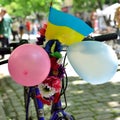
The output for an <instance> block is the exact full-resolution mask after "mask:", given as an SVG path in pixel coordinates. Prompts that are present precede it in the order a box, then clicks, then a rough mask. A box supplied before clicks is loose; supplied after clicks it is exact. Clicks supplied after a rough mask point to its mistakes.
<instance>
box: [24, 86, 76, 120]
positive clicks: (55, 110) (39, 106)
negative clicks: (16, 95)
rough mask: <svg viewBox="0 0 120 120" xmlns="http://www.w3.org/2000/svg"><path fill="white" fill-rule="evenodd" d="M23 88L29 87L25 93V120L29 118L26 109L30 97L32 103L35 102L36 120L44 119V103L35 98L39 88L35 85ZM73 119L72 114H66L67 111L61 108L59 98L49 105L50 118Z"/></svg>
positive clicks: (52, 119)
mask: <svg viewBox="0 0 120 120" xmlns="http://www.w3.org/2000/svg"><path fill="white" fill-rule="evenodd" d="M25 89H29V91H28V93H27V95H28V96H27V97H28V98H27V101H26V103H27V104H26V106H25V107H26V120H29V117H28V116H29V115H28V114H29V113H28V109H29V104H30V97H32V98H33V100H34V103H35V108H36V112H37V118H38V120H45V118H44V104H43V103H42V101H40V100H39V99H37V98H36V96H37V95H40V90H39V88H38V87H37V86H35V87H29V88H27V87H25ZM62 119H63V120H74V118H73V116H72V115H70V114H68V113H67V112H65V111H64V109H62V104H61V100H60V99H59V101H58V102H57V103H54V104H52V107H51V117H50V120H62Z"/></svg>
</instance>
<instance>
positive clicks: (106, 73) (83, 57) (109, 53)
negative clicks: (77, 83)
mask: <svg viewBox="0 0 120 120" xmlns="http://www.w3.org/2000/svg"><path fill="white" fill-rule="evenodd" d="M67 57H68V60H69V62H70V64H71V65H72V67H73V68H74V70H75V71H76V73H77V74H78V75H79V76H80V77H81V78H82V79H83V80H85V81H87V82H89V83H90V84H94V85H97V84H103V83H106V82H108V81H109V80H111V78H112V77H113V76H114V74H115V73H116V71H117V68H118V58H117V55H116V54H115V52H114V50H113V49H112V48H111V47H110V46H108V45H107V44H105V43H104V42H98V41H82V42H79V43H75V44H72V45H71V46H69V47H68V49H67Z"/></svg>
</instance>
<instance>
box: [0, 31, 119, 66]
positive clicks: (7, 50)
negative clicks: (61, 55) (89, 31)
mask: <svg viewBox="0 0 120 120" xmlns="http://www.w3.org/2000/svg"><path fill="white" fill-rule="evenodd" d="M117 36H118V35H117V33H109V34H105V35H99V36H94V37H86V38H85V39H84V41H88V40H93V41H100V42H103V41H109V40H115V39H117ZM25 43H28V41H27V40H21V41H20V42H19V43H10V47H7V48H0V55H4V54H11V52H12V50H14V49H15V48H16V47H18V46H19V45H22V44H25ZM11 47H13V49H11ZM7 62H8V60H4V61H0V65H2V64H5V63H7Z"/></svg>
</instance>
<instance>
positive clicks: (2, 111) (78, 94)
mask: <svg viewBox="0 0 120 120" xmlns="http://www.w3.org/2000/svg"><path fill="white" fill-rule="evenodd" d="M8 57H9V56H6V58H8ZM67 62H68V60H67ZM66 71H67V73H68V78H69V79H68V87H67V90H66V98H67V108H66V110H65V111H66V112H68V113H70V114H72V115H73V116H74V117H75V119H76V120H120V72H119V71H118V72H116V74H115V75H114V76H113V78H112V79H111V80H110V81H109V82H107V83H105V84H101V85H91V84H89V83H87V82H86V81H84V80H82V79H81V78H80V77H79V76H78V75H77V73H76V72H75V71H74V70H73V68H72V67H71V65H70V64H69V62H68V65H67V66H66ZM61 99H62V103H63V106H64V104H65V101H64V99H63V98H61ZM32 112H33V114H34V116H35V113H34V112H35V110H34V108H33V111H32ZM44 112H45V113H44V114H45V118H46V120H49V116H50V107H49V106H47V105H45V106H44ZM0 120H25V109H24V98H23V87H22V86H21V85H18V84H16V83H15V82H14V81H13V80H12V79H11V77H10V75H9V72H8V68H7V64H5V65H1V66H0ZM33 120H36V119H35V117H34V118H33Z"/></svg>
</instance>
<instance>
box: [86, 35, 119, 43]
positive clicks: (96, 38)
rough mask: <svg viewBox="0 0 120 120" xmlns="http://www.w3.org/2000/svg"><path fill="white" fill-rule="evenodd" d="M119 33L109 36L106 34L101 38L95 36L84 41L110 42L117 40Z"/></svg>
mask: <svg viewBox="0 0 120 120" xmlns="http://www.w3.org/2000/svg"><path fill="white" fill-rule="evenodd" d="M117 36H118V35H117V33H109V34H104V35H99V36H94V37H91V38H89V37H86V38H85V39H84V40H95V41H100V42H103V41H109V40H114V39H117Z"/></svg>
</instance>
